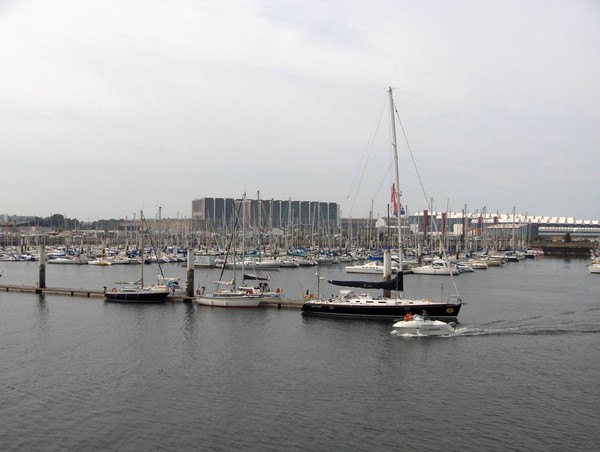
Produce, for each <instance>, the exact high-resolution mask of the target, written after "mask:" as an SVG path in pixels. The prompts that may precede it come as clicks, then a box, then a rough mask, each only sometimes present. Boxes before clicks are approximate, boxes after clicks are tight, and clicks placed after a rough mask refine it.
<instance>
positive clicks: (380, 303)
mask: <svg viewBox="0 0 600 452" xmlns="http://www.w3.org/2000/svg"><path fill="white" fill-rule="evenodd" d="M388 93H389V102H390V111H391V135H392V147H393V153H394V165H395V186H394V187H398V191H396V190H393V196H394V205H395V206H400V205H401V204H400V190H399V187H400V184H399V172H398V149H397V145H396V126H395V117H394V111H395V108H394V99H393V96H392V88H389V91H388ZM396 220H397V222H398V257H399V268H400V269H401V268H402V256H403V252H402V234H401V228H400V209H396ZM389 267H390V270H391V262H390V265H389ZM390 274H391V271H390ZM329 282H330V283H331V284H334V285H337V286H345V287H355V288H362V289H382V290H384V295H383V296H380V295H373V294H370V293H365V294H358V293H356V292H355V291H354V290H352V289H343V290H340V292H339V294H338V296H337V297H335V298H331V299H328V300H326V299H316V300H312V299H309V300H307V301H305V302H304V304H303V305H302V311H303V313H305V314H315V315H325V316H338V317H358V318H373V319H400V318H404V316H405V315H406V314H407V313H409V312H410V313H411V314H423V311H426V313H427V314H428V315H429V317H430V318H432V319H438V320H444V321H454V320H456V319H457V316H458V313H459V312H460V308H461V306H462V305H463V302H462V300H461V299H460V297H459V296H458V294H457V295H451V296H450V297H449V298H448V299H447V300H446V301H440V302H434V301H432V300H429V299H411V298H404V297H403V291H404V275H403V273H402V271H398V272H397V273H396V276H395V277H394V278H393V279H389V280H384V281H335V280H331V281H329ZM392 293H393V294H394V295H393V296H392Z"/></svg>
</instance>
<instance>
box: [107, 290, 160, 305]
mask: <svg viewBox="0 0 600 452" xmlns="http://www.w3.org/2000/svg"><path fill="white" fill-rule="evenodd" d="M170 293H171V291H170V290H169V289H165V290H157V289H129V290H127V289H121V290H114V291H110V292H106V293H105V294H104V295H105V296H106V300H107V301H116V302H120V303H162V302H163V301H165V300H166V299H167V297H168V296H169V294H170Z"/></svg>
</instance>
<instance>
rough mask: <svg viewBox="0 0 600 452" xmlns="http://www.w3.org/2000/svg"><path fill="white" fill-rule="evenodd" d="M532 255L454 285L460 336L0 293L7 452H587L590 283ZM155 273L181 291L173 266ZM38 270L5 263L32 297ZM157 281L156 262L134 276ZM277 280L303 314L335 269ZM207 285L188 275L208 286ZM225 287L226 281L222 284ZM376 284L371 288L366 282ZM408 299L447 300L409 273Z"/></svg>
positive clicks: (571, 262) (65, 277)
mask: <svg viewBox="0 0 600 452" xmlns="http://www.w3.org/2000/svg"><path fill="white" fill-rule="evenodd" d="M585 265H586V260H582V259H562V258H548V257H545V258H541V259H535V260H525V261H521V262H518V263H517V262H516V263H507V264H505V265H504V266H503V267H501V268H489V269H488V270H481V271H477V272H475V273H469V274H461V275H460V276H458V277H457V278H455V283H456V285H457V287H458V289H459V291H460V294H461V297H462V298H463V300H465V301H466V302H467V303H468V304H467V305H465V306H463V308H462V310H461V313H460V316H459V321H460V323H459V325H458V328H457V332H456V334H454V335H452V336H449V337H414V336H413V337H410V336H399V335H396V334H393V333H392V323H393V322H390V321H368V320H349V319H333V318H319V317H307V316H303V315H302V313H301V312H300V311H298V310H288V309H275V308H265V309H261V308H259V309H249V310H235V309H223V308H210V307H205V306H199V305H197V304H191V303H184V302H167V303H164V304H157V305H125V304H114V303H107V302H105V301H104V300H103V299H102V298H78V297H67V296H54V295H46V296H41V295H36V294H22V293H12V292H0V362H1V363H2V370H1V371H0V386H1V387H2V403H0V419H2V422H1V423H0V442H1V445H0V447H1V449H2V450H4V451H23V450H27V451H65V450H86V451H94V450H98V451H100V450H102V451H104V450H119V451H146V450H174V451H183V450H216V451H229V450H260V451H281V450H285V451H325V450H361V451H387V450H407V451H412V450H414V451H437V450H448V451H481V450H486V451H495V450H498V451H523V450H533V451H538V450H539V451H564V450H577V451H592V450H598V440H597V436H596V434H597V433H596V430H597V427H598V425H599V423H600V409H599V408H598V407H599V406H600V386H599V385H598V381H599V380H600V353H599V351H600V350H599V348H600V346H599V344H600V275H593V274H590V273H589V272H588V271H587V269H586V266H585ZM162 269H163V272H164V274H165V276H167V277H169V276H178V277H181V279H182V281H184V280H185V269H184V268H182V267H181V265H180V264H167V265H163V266H162ZM37 271H38V263H36V262H15V263H6V262H2V263H0V272H2V277H1V278H0V283H2V284H26V285H34V284H35V283H36V282H37ZM138 272H139V266H111V267H94V266H62V265H48V266H47V267H46V284H47V286H48V287H72V288H79V287H82V288H88V289H101V288H102V287H103V286H107V287H109V288H110V287H111V286H112V285H114V281H117V280H135V279H136V278H137V274H138ZM145 272H146V275H148V276H147V278H148V279H155V277H156V274H157V272H158V267H157V266H156V264H154V265H152V266H146V267H145ZM319 273H320V276H321V277H322V278H324V279H317V275H316V269H315V268H298V269H281V270H280V271H278V272H271V281H270V282H269V283H270V285H271V287H272V288H275V287H282V288H283V291H284V295H285V296H286V297H287V298H291V299H296V300H300V299H301V297H302V295H303V294H304V293H306V291H307V290H308V291H309V292H312V293H315V292H317V291H318V292H320V293H321V294H323V295H325V296H330V295H331V294H332V293H335V292H337V290H338V289H339V288H335V287H334V286H331V285H329V284H328V283H327V281H326V280H327V279H329V278H337V279H351V278H348V275H346V274H344V271H343V266H340V265H332V266H325V267H321V268H320V269H319ZM219 276H220V274H219V272H218V271H217V270H214V269H213V270H204V269H196V270H195V279H196V283H197V285H206V286H207V290H210V289H211V288H212V281H213V280H217V279H219ZM229 276H230V275H224V277H223V279H227V277H229ZM368 278H370V277H368V276H365V279H368ZM405 285H406V290H407V295H411V296H420V295H424V296H427V297H430V298H436V297H437V298H439V297H442V296H447V295H449V294H450V293H451V292H452V291H453V283H452V281H451V280H450V278H449V277H444V276H419V275H407V276H406V278H405Z"/></svg>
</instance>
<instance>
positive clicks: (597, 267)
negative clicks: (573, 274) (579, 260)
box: [588, 264, 600, 273]
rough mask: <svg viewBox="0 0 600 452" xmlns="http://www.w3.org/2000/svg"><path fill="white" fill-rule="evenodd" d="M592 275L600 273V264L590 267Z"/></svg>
mask: <svg viewBox="0 0 600 452" xmlns="http://www.w3.org/2000/svg"><path fill="white" fill-rule="evenodd" d="M588 270H589V271H590V273H600V264H592V265H590V266H588Z"/></svg>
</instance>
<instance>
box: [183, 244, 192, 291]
mask: <svg viewBox="0 0 600 452" xmlns="http://www.w3.org/2000/svg"><path fill="white" fill-rule="evenodd" d="M185 294H186V295H187V296H188V297H190V298H192V297H193V296H194V252H193V251H192V249H191V248H188V250H187V281H186V286H185Z"/></svg>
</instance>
